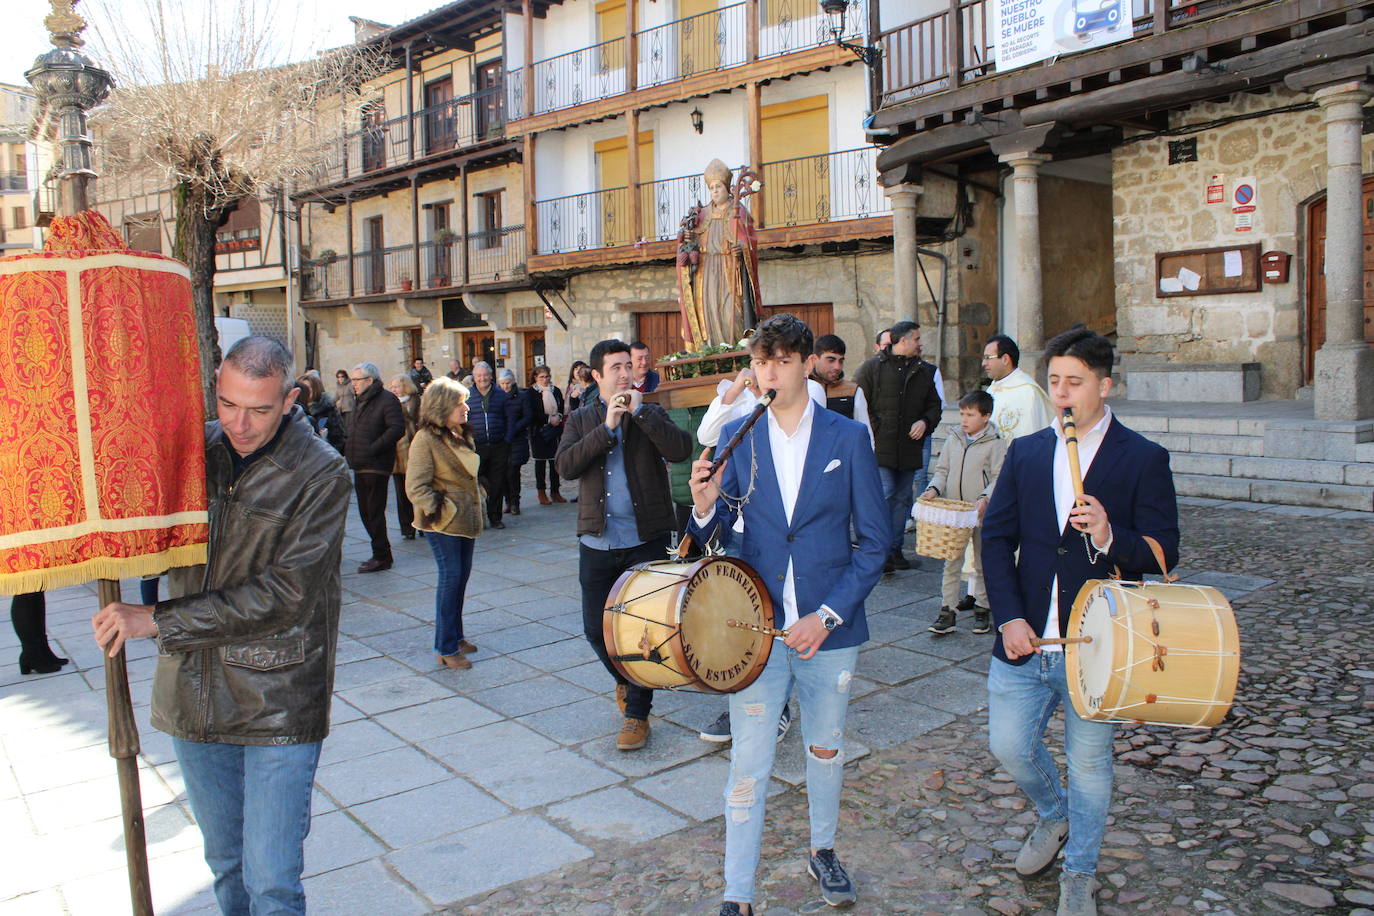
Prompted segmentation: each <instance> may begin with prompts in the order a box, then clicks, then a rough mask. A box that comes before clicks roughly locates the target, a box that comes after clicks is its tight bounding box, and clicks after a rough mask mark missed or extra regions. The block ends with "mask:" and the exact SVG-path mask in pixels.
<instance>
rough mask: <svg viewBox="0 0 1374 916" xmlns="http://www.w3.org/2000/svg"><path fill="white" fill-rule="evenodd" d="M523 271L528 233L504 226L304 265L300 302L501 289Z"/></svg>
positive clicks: (302, 265) (316, 260)
mask: <svg viewBox="0 0 1374 916" xmlns="http://www.w3.org/2000/svg"><path fill="white" fill-rule="evenodd" d="M417 255H418V258H419V270H418V273H417V271H416V257H417ZM524 269H525V227H524V226H505V227H502V228H500V229H496V230H493V231H490V232H474V233H471V234H469V235H468V236H467V237H466V238H462V237H454V238H451V239H447V240H445V241H442V242H441V241H434V240H431V241H427V242H420V243H419V244H418V245H393V246H388V247H386V248H379V249H374V250H370V251H356V252H354V253H353V257H352V258H351V259H350V258H349V257H348V256H347V255H343V256H335V257H332V258H329V259H319V258H317V259H314V260H305V261H302V262H301V301H303V302H319V301H324V300H333V299H344V298H348V297H350V296H353V297H357V296H376V295H384V294H389V293H409V292H414V291H419V290H447V289H453V288H462V287H465V286H469V285H472V284H482V283H497V282H501V281H505V280H511V279H515V278H517V277H519V276H521V275H522V274H523V273H524ZM350 275H351V277H352V280H353V285H352V289H351V290H350V288H349V278H350Z"/></svg>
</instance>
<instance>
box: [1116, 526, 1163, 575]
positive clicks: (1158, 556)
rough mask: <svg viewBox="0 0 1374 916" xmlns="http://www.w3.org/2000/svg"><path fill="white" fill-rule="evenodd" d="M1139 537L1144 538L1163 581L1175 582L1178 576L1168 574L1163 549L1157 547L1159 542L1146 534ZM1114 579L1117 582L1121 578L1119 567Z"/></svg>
mask: <svg viewBox="0 0 1374 916" xmlns="http://www.w3.org/2000/svg"><path fill="white" fill-rule="evenodd" d="M1141 537H1142V538H1144V539H1145V543H1146V544H1147V545H1149V548H1150V553H1152V554H1154V557H1155V562H1156V563H1158V564H1159V571H1160V572H1161V573H1163V574H1164V581H1165V582H1177V581H1178V576H1177V575H1175V574H1174V573H1171V572H1169V564H1168V563H1167V562H1166V561H1165V559H1164V548H1163V547H1161V546H1159V541H1156V540H1155V539H1154V538H1152V537H1150V536H1149V535H1148V534H1142V535H1141ZM1116 578H1117V579H1118V580H1120V579H1121V578H1122V575H1121V567H1120V566H1118V567H1116Z"/></svg>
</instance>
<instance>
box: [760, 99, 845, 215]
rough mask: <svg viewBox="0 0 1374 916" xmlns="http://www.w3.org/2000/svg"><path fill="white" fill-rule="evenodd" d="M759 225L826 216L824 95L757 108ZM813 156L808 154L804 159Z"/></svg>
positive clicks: (826, 116) (827, 178) (827, 170)
mask: <svg viewBox="0 0 1374 916" xmlns="http://www.w3.org/2000/svg"><path fill="white" fill-rule="evenodd" d="M759 131H760V140H761V141H762V143H761V145H762V155H763V161H764V163H765V165H764V167H763V184H764V192H763V198H764V218H765V220H766V223H765V225H767V226H769V227H770V228H771V227H776V226H795V225H802V224H807V223H815V222H825V221H826V220H828V219H829V218H830V160H829V159H828V158H827V157H826V156H825V154H826V153H828V152H829V151H830V111H829V99H828V98H827V97H826V96H823V95H815V96H811V97H810V98H806V99H797V100H796V101H795V102H780V103H778V104H776V105H765V106H763V109H762V111H760V113H759ZM805 157H813V158H805Z"/></svg>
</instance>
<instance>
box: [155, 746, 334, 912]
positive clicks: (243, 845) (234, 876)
mask: <svg viewBox="0 0 1374 916" xmlns="http://www.w3.org/2000/svg"><path fill="white" fill-rule="evenodd" d="M172 744H173V746H174V747H175V749H176V755H177V762H178V763H179V764H180V765H181V774H182V776H183V778H184V779H185V780H186V796H187V798H188V799H189V800H190V802H191V813H193V814H194V815H195V816H196V823H198V824H200V832H201V835H202V836H203V837H204V838H205V863H206V864H207V865H209V866H210V871H212V872H213V873H214V875H215V899H216V900H217V901H219V908H220V912H222V913H225V914H227V916H239V914H251V916H268V914H280V913H304V912H305V889H304V888H303V887H302V886H301V871H302V870H303V869H304V868H305V837H306V835H307V834H308V833H310V787H311V785H312V784H313V783H314V781H315V766H316V764H318V763H319V760H320V742H318V741H314V742H311V743H308V744H283V745H244V746H240V745H236V744H205V743H201V742H198V741H183V740H181V739H180V738H173V739H172Z"/></svg>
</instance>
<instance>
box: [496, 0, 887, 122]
mask: <svg viewBox="0 0 1374 916" xmlns="http://www.w3.org/2000/svg"><path fill="white" fill-rule="evenodd" d="M866 3H867V0H849V9H848V10H847V11H846V13H845V33H844V36H843V37H844V38H845V39H846V40H849V41H856V40H860V39H862V37H863V35H864V30H865V23H866V22H867V21H868V13H867V8H866ZM758 8H759V21H758V23H757V25H756V29H757V37H758V57H759V58H761V59H762V58H769V57H778V56H781V55H783V54H791V53H793V52H795V51H804V50H807V49H809V48H815V47H819V46H822V45H826V44H830V43H831V42H833V41H834V40H835V36H834V35H833V34H832V33H831V31H830V20H829V17H827V16H826V15H825V14H824V13H823V12H821V10H820V7H819V6H818V5H817V4H816V2H815V0H762V2H760V3H759V4H758ZM747 10H748V7H747V6H746V4H743V3H735V4H732V5H729V6H724V7H721V8H719V9H714V10H709V11H707V12H705V13H699V14H697V15H695V16H687V17H685V18H683V19H678V20H675V21H673V22H669V23H665V24H663V25H657V26H653V27H652V28H648V29H643V30H640V31H638V32H636V33H635V38H636V42H637V44H638V54H637V57H636V60H635V61H634V67H635V71H634V76H635V79H634V85H635V86H636V87H637V88H641V89H642V88H647V87H650V86H658V85H661V84H663V83H668V82H672V81H673V80H679V79H687V78H689V77H692V76H695V75H697V74H699V73H708V72H712V71H717V70H725V69H728V68H730V67H738V66H740V65H742V64H746V63H748V62H749V31H750V28H751V23H750V22H749V17H748V15H747ZM628 44H629V43H628V42H627V41H626V40H625V39H624V38H613V39H611V40H610V41H604V42H602V43H600V44H595V45H591V46H590V47H586V48H579V49H577V50H576V51H568V52H566V53H563V54H559V55H556V56H554V57H549V58H546V59H544V60H540V61H535V62H534V64H533V65H532V70H533V74H532V76H533V84H534V85H533V96H534V98H533V99H532V100H530V99H526V98H525V95H526V89H525V72H524V70H523V69H522V68H519V67H516V68H513V69H511V70H508V71H507V72H506V110H507V112H508V113H509V116H510V118H511V119H512V120H518V119H520V118H525V117H530V116H531V115H539V114H545V113H547V112H550V111H559V110H561V109H564V108H573V107H575V106H577V105H583V104H586V103H588V102H595V101H599V100H601V99H607V98H613V97H614V96H618V95H623V94H624V93H626V92H628V91H629V89H630V81H629V80H628V79H627V75H628V74H627V72H626V66H627V60H626V57H627V54H628V50H627V48H628Z"/></svg>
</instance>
